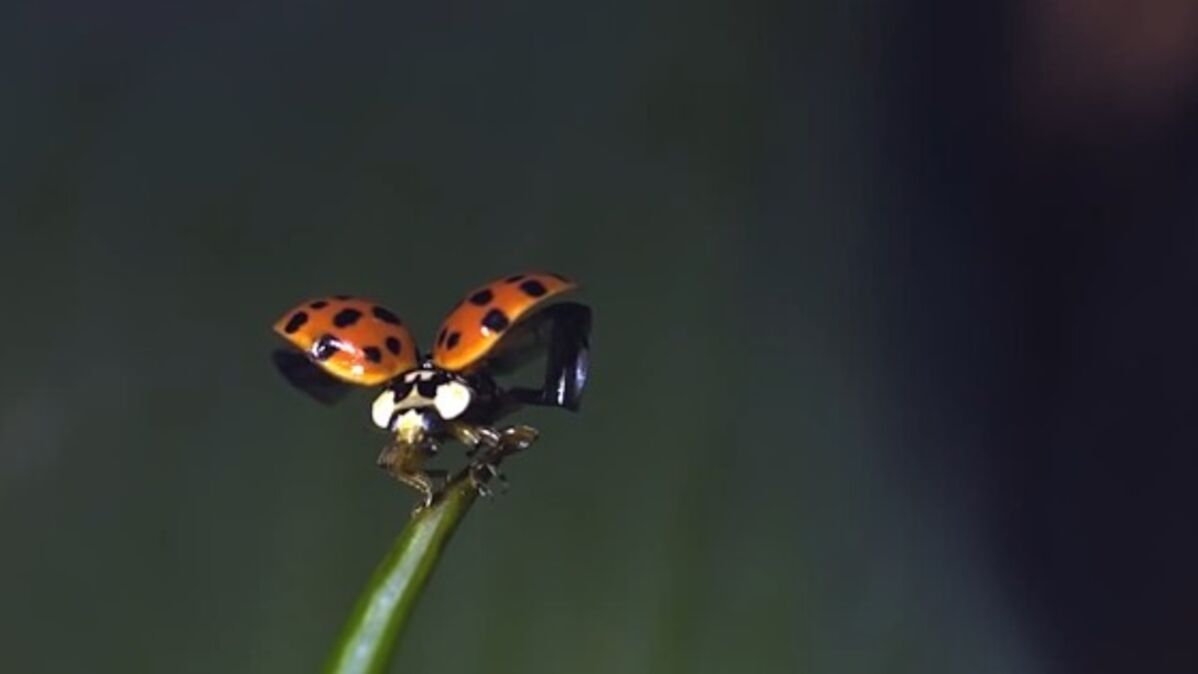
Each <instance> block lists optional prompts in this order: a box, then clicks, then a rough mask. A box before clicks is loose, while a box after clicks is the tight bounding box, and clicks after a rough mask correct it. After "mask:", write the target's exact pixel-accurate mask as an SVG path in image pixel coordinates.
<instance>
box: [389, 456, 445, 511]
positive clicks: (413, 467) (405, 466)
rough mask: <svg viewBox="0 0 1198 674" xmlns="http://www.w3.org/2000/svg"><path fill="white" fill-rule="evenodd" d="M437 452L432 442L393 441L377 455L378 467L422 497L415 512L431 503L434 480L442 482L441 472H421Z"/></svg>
mask: <svg viewBox="0 0 1198 674" xmlns="http://www.w3.org/2000/svg"><path fill="white" fill-rule="evenodd" d="M436 452H437V446H436V444H434V443H432V442H421V443H411V442H404V441H402V440H398V439H397V440H395V441H394V442H392V443H390V444H388V445H387V446H386V447H384V448H383V451H382V452H381V453H380V454H379V458H378V466H379V468H382V469H383V470H385V471H387V473H388V474H390V475H391V476H392V477H394V478H395V479H397V480H399V481H400V482H403V483H404V484H406V485H408V486H410V487H412V488H414V489H416V490H417V491H419V492H420V493H421V495H423V496H424V499H423V500H422V501H421V502H420V505H418V506H417V507H416V510H420V509H422V508H427V507H428V506H430V505H432V503H433V496H434V495H435V492H436V489H435V484H434V480H438V479H440V480H443V479H444V478H445V471H443V470H423V468H422V466H423V465H424V461H425V459H427V458H429V457H430V456H433V455H434V454H436Z"/></svg>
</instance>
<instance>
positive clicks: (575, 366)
mask: <svg viewBox="0 0 1198 674" xmlns="http://www.w3.org/2000/svg"><path fill="white" fill-rule="evenodd" d="M575 287H576V285H575V284H574V282H572V281H570V280H569V279H567V278H566V277H564V276H561V275H558V274H548V273H525V274H517V275H515V276H509V277H506V278H503V279H499V280H497V281H494V282H491V283H488V284H487V285H485V286H482V287H481V288H477V289H476V290H474V291H472V292H471V293H469V294H468V295H466V297H464V298H463V299H462V300H461V301H460V302H458V304H457V305H456V306H455V307H454V308H453V309H452V310H451V311H450V312H449V315H448V316H446V317H445V320H444V321H443V322H442V324H441V327H440V329H439V330H438V331H437V333H436V342H435V343H434V346H433V350H432V353H431V354H429V355H427V356H422V355H421V354H418V353H417V350H416V342H415V340H414V339H413V338H412V334H411V333H410V332H409V331H408V329H407V328H406V327H405V326H404V324H403V321H401V320H400V319H399V317H398V316H397V315H396V314H395V313H394V312H392V311H390V310H389V309H387V308H386V307H383V306H382V305H380V304H377V303H375V302H372V301H370V300H366V299H363V298H360V297H350V296H347V295H335V296H332V297H325V298H320V299H314V300H310V301H308V302H304V303H303V304H301V305H299V306H297V307H295V308H293V309H292V310H290V311H288V312H287V313H285V314H283V316H282V317H281V318H279V320H278V321H276V322H275V324H274V331H275V332H276V333H278V334H279V335H280V336H282V337H283V339H285V340H287V341H288V342H289V343H290V345H291V347H293V348H290V349H280V350H277V351H276V352H275V353H274V362H275V365H276V366H277V367H278V369H279V371H280V372H281V373H282V374H283V376H284V377H286V378H287V380H288V381H289V382H291V384H292V385H294V386H296V387H297V388H299V389H300V390H302V391H304V392H306V393H308V394H309V395H311V396H312V397H313V398H315V399H317V400H319V401H321V402H324V403H333V402H336V401H338V400H340V399H341V398H342V397H343V396H344V395H345V394H346V393H347V392H348V391H350V390H351V389H352V387H353V386H379V385H382V386H383V389H382V391H381V392H380V393H379V394H378V396H377V397H376V398H375V399H374V403H373V404H372V406H371V417H372V419H373V420H374V423H375V424H376V425H378V426H379V427H381V428H383V429H385V430H387V431H390V432H391V433H393V436H392V440H391V442H390V443H389V444H388V445H387V446H386V447H385V448H384V449H383V452H382V453H381V454H380V455H379V459H378V463H379V466H380V467H382V468H384V469H386V470H387V471H388V472H389V473H391V474H392V475H393V476H395V477H396V478H397V479H399V480H400V481H402V482H404V483H406V484H408V485H411V486H412V487H414V488H416V489H417V490H419V491H420V492H421V494H422V495H423V496H424V501H423V503H424V505H428V504H430V503H431V502H432V500H433V497H434V494H435V479H437V478H443V477H444V475H445V473H444V471H427V470H424V469H423V467H422V466H423V463H424V460H425V459H427V458H428V457H429V456H432V455H433V454H434V453H436V451H437V448H438V445H439V444H440V443H441V442H442V441H444V440H446V439H449V438H454V439H457V440H458V441H460V442H462V443H463V444H465V445H467V446H469V447H470V448H471V452H472V455H473V456H474V460H473V463H472V464H471V466H470V475H471V477H472V479H474V480H475V484H476V485H477V486H479V487H480V488H482V486H483V484H484V483H485V481H486V479H487V478H488V477H489V476H490V475H493V474H496V466H497V464H498V462H499V461H500V460H502V458H503V457H505V456H506V455H508V454H511V453H512V452H514V451H518V450H521V449H524V448H526V447H527V446H528V445H530V444H531V443H532V442H533V440H535V439H536V436H537V431H536V430H535V429H533V428H531V427H529V426H508V427H505V428H496V427H495V426H494V424H495V422H497V421H498V420H499V419H501V418H502V417H504V416H506V415H507V414H509V413H511V412H512V411H514V410H516V409H518V408H519V407H521V406H523V405H543V406H550V407H563V408H566V409H569V410H577V409H578V405H579V401H580V399H581V397H582V391H583V388H584V387H585V385H586V380H587V359H588V351H589V344H588V340H589V336H590V328H591V310H590V308H589V307H587V306H586V305H583V304H579V303H576V302H559V303H554V304H550V303H548V301H549V300H550V299H553V298H556V297H557V296H558V295H561V294H562V293H565V292H567V291H570V290H573V289H574V288H575ZM541 355H544V356H545V373H544V379H543V380H542V384H541V386H540V387H536V388H527V387H509V388H505V387H503V386H501V385H500V384H499V383H498V382H497V381H496V376H497V375H505V374H509V373H511V372H512V371H514V370H515V369H517V368H519V367H520V366H522V365H524V364H526V363H528V362H530V361H532V360H534V359H536V358H537V357H539V356H541Z"/></svg>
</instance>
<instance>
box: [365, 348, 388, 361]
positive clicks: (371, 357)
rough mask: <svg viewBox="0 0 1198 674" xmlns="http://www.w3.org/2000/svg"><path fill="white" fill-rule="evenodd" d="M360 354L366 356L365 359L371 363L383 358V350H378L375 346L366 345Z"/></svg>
mask: <svg viewBox="0 0 1198 674" xmlns="http://www.w3.org/2000/svg"><path fill="white" fill-rule="evenodd" d="M362 355H364V356H366V360H368V361H370V362H372V363H379V362H382V360H383V352H382V351H379V347H377V346H368V347H365V348H364V349H362Z"/></svg>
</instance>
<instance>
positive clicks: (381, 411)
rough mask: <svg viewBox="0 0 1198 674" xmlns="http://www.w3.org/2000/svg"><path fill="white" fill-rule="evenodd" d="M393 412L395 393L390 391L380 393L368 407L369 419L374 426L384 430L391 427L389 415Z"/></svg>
mask: <svg viewBox="0 0 1198 674" xmlns="http://www.w3.org/2000/svg"><path fill="white" fill-rule="evenodd" d="M394 412H395V393H394V392H393V391H391V390H390V389H388V390H386V391H383V392H382V393H380V394H379V397H377V398H375V399H374V403H373V404H371V406H370V418H371V419H373V420H374V425H375V426H378V427H379V428H382V429H384V430H386V429H387V428H388V427H389V426H390V425H391V414H392V413H394Z"/></svg>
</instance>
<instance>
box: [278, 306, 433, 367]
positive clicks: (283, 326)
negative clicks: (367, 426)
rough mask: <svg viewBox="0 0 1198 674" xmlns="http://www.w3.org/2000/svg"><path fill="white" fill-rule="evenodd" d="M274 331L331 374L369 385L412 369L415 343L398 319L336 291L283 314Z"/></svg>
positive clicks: (393, 315) (389, 312)
mask: <svg viewBox="0 0 1198 674" xmlns="http://www.w3.org/2000/svg"><path fill="white" fill-rule="evenodd" d="M273 327H274V331H275V332H276V333H278V334H279V336H281V337H282V338H283V339H285V340H287V341H288V342H290V343H291V344H292V345H293V346H295V347H296V348H297V349H299V350H300V351H303V352H304V354H305V355H307V356H308V358H309V359H310V360H311V361H312V362H313V363H316V364H317V365H319V366H320V367H321V368H323V369H324V370H325V371H326V372H328V373H329V374H331V375H333V376H334V377H336V378H338V379H340V380H342V381H346V382H349V383H351V384H361V385H363V386H372V385H374V384H381V383H383V382H385V381H387V380H388V379H391V378H392V377H394V376H395V375H397V374H399V373H401V372H404V371H406V370H410V369H412V368H414V367H416V358H417V355H416V343H415V341H414V340H413V339H412V334H411V333H410V332H408V329H407V328H406V327H404V325H403V323H402V322H401V321H400V320H399V318H398V317H397V316H396V315H395V314H394V313H392V312H391V311H389V310H387V309H386V308H385V307H383V306H381V305H379V304H376V303H374V302H371V301H370V300H366V299H362V298H357V297H347V296H344V295H338V296H335V297H322V298H319V299H314V300H310V301H308V302H305V303H303V304H301V305H299V306H297V307H295V308H294V309H292V310H291V311H288V312H287V313H285V314H283V316H282V317H281V318H279V320H278V321H276V322H275V324H274V326H273Z"/></svg>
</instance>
